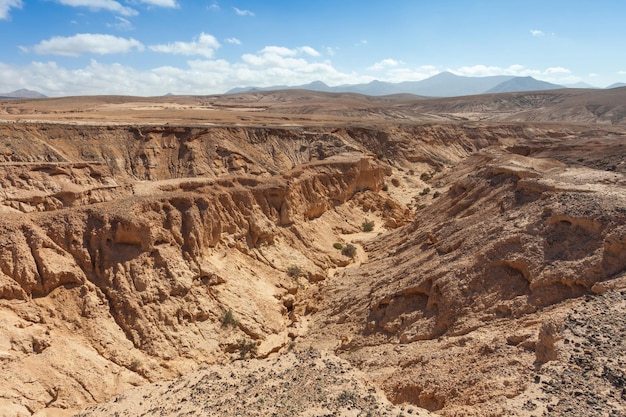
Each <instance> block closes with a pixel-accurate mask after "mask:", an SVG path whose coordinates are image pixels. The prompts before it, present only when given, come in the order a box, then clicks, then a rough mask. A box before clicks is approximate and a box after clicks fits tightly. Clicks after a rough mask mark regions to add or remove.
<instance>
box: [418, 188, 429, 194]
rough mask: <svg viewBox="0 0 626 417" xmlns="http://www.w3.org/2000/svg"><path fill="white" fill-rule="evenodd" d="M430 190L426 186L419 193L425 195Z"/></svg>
mask: <svg viewBox="0 0 626 417" xmlns="http://www.w3.org/2000/svg"><path fill="white" fill-rule="evenodd" d="M429 192H430V188H428V187H426V188H424V189H423V190H422V191H420V195H426V194H428V193H429Z"/></svg>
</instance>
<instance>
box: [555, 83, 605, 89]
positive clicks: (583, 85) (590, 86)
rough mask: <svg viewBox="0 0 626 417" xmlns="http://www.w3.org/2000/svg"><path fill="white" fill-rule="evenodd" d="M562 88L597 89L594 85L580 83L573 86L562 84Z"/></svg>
mask: <svg viewBox="0 0 626 417" xmlns="http://www.w3.org/2000/svg"><path fill="white" fill-rule="evenodd" d="M563 87H566V88H596V89H597V88H599V87H596V86H594V85H591V84H587V83H584V82H582V81H581V82H579V83H575V84H563Z"/></svg>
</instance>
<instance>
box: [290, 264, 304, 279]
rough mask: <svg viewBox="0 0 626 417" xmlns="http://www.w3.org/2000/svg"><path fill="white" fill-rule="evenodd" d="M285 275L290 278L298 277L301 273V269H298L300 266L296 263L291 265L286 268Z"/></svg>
mask: <svg viewBox="0 0 626 417" xmlns="http://www.w3.org/2000/svg"><path fill="white" fill-rule="evenodd" d="M287 275H288V276H290V277H291V278H298V277H299V276H301V275H302V269H300V267H299V266H297V265H291V266H290V267H289V268H287Z"/></svg>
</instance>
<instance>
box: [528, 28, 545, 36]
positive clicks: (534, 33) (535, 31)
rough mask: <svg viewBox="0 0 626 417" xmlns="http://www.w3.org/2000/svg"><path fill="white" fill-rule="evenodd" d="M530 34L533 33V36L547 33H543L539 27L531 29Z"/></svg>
mask: <svg viewBox="0 0 626 417" xmlns="http://www.w3.org/2000/svg"><path fill="white" fill-rule="evenodd" d="M530 34H531V35H533V36H543V35H545V33H543V31H542V30H539V29H531V30H530Z"/></svg>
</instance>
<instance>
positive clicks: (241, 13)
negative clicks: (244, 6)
mask: <svg viewBox="0 0 626 417" xmlns="http://www.w3.org/2000/svg"><path fill="white" fill-rule="evenodd" d="M233 10H234V11H235V13H237V14H238V15H239V16H254V13H253V12H251V11H250V10H241V9H238V8H236V7H233Z"/></svg>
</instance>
